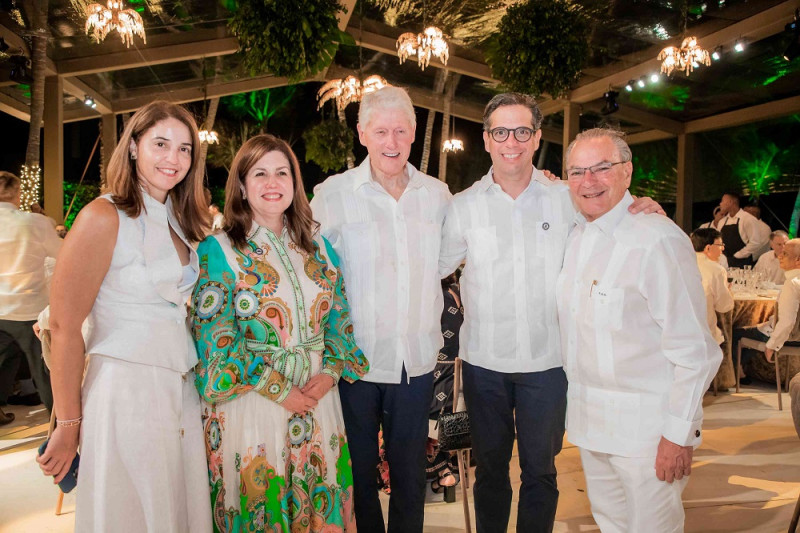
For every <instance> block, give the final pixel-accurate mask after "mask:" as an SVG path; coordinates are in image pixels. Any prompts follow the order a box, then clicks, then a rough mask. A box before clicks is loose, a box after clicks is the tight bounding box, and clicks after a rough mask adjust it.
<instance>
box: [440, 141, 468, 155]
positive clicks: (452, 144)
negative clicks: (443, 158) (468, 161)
mask: <svg viewBox="0 0 800 533" xmlns="http://www.w3.org/2000/svg"><path fill="white" fill-rule="evenodd" d="M463 149H464V143H463V142H461V140H460V139H447V140H446V141H444V144H442V152H460V151H461V150H463Z"/></svg>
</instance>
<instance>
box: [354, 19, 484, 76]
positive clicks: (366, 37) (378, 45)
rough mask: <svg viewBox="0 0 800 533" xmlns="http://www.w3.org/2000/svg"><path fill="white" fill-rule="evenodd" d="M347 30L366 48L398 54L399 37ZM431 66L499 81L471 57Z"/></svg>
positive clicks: (356, 29) (457, 58)
mask: <svg viewBox="0 0 800 533" xmlns="http://www.w3.org/2000/svg"><path fill="white" fill-rule="evenodd" d="M347 32H348V33H349V34H350V35H352V36H353V37H354V38H355V40H356V44H358V45H361V46H363V47H364V48H368V49H370V50H375V51H377V52H383V53H384V54H389V55H397V46H396V44H395V43H396V42H397V39H395V38H393V37H387V36H385V35H380V34H377V33H372V32H368V31H361V30H359V28H358V27H354V26H348V27H347ZM409 61H410V59H409ZM430 66H431V67H436V68H446V69H447V70H450V71H452V72H457V73H458V74H465V75H467V76H471V77H473V78H477V79H479V80H483V81H488V82H493V83H497V80H496V79H494V78H492V72H491V70H490V69H489V66H488V65H486V64H485V63H479V62H477V61H472V60H470V59H464V58H463V57H458V56H452V55H451V56H450V59H448V61H447V66H445V65H442V64H441V63H440V62H439V61H438V60H434V61H431V64H430Z"/></svg>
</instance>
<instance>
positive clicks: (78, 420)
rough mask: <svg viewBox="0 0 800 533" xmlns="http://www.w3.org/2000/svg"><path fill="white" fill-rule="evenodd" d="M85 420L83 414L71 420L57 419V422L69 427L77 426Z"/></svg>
mask: <svg viewBox="0 0 800 533" xmlns="http://www.w3.org/2000/svg"><path fill="white" fill-rule="evenodd" d="M81 420H83V415H81V416H79V417H78V418H73V419H71V420H56V424H58V425H59V426H61V427H62V428H69V427H72V426H77V425H78V424H80V423H81Z"/></svg>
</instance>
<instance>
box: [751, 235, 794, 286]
mask: <svg viewBox="0 0 800 533" xmlns="http://www.w3.org/2000/svg"><path fill="white" fill-rule="evenodd" d="M788 240H789V235H788V234H787V233H786V232H785V231H783V230H775V231H773V232H772V233H770V234H769V247H770V248H772V249H771V250H770V251H769V252H767V253H765V254H762V256H761V257H759V258H758V261H757V262H756V266H755V267H753V270H755V271H756V272H761V273H762V274H763V275H764V280H765V281H769V282H772V283H774V284H775V285H783V282H784V280H785V279H786V271H785V270H783V269H782V268H781V260H780V256H781V253H783V247H784V246H785V245H786V242H787V241H788Z"/></svg>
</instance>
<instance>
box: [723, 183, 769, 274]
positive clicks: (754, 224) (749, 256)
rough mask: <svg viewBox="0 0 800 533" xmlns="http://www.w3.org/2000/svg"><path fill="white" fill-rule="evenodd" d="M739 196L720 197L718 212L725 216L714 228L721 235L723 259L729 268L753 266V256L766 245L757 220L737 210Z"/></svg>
mask: <svg viewBox="0 0 800 533" xmlns="http://www.w3.org/2000/svg"><path fill="white" fill-rule="evenodd" d="M739 202H740V196H739V194H738V193H735V192H728V193H725V194H723V195H722V199H721V200H720V202H719V207H720V210H721V211H722V212H723V213H724V214H725V216H724V217H723V218H722V220H720V221H719V222H718V223H717V224H716V225H715V226H714V228H716V230H717V231H719V232H720V233H721V234H722V242H724V243H725V257H727V258H728V265H729V266H731V267H743V266H746V265H753V264H755V259H754V258H753V255H754V254H758V253H759V251H760V250H761V248H762V247H763V246H764V245H766V244H767V238H768V237H767V235H764V234H763V232H762V231H761V227H760V224H759V222H758V219H757V218H756V217H754V216H753V215H751V214H750V213H748V212H746V211H744V210H742V209H740V208H739Z"/></svg>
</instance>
